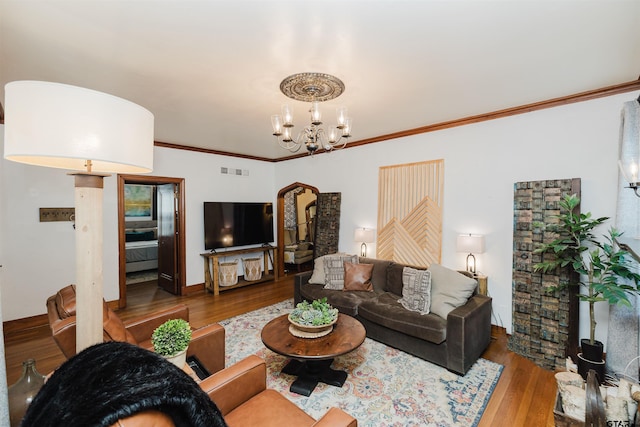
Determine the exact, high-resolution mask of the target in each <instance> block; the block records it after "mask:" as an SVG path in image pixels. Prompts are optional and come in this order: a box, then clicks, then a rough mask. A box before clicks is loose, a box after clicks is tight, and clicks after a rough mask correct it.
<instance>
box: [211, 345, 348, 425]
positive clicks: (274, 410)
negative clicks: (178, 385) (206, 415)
mask: <svg viewBox="0 0 640 427" xmlns="http://www.w3.org/2000/svg"><path fill="white" fill-rule="evenodd" d="M266 383H267V367H266V364H265V362H264V360H262V359H261V358H259V357H258V356H253V355H252V356H249V357H247V358H245V359H243V360H241V361H240V362H238V363H236V364H234V365H232V366H230V367H228V368H226V369H223V370H222V371H220V372H217V373H215V374H213V375H211V376H210V377H208V378H205V379H204V380H203V381H202V382H201V383H200V387H201V388H202V389H203V390H204V391H205V392H206V393H207V394H208V395H209V397H210V398H211V400H213V401H214V402H215V404H216V406H217V407H218V408H219V409H220V412H222V416H223V417H224V420H225V421H226V423H227V425H228V426H229V427H243V426H248V427H249V426H251V427H253V426H260V427H271V426H273V427H281V426H296V427H310V426H314V427H322V426H326V427H328V426H331V427H340V426H346V427H356V426H357V425H358V421H357V420H356V419H355V418H353V417H352V416H350V415H349V414H347V413H346V412H344V411H342V410H341V409H339V408H335V407H334V408H331V409H329V411H328V412H327V413H326V414H325V415H324V416H323V417H322V418H320V419H319V420H318V421H316V420H314V419H313V418H311V416H309V415H308V414H307V413H305V412H304V411H303V410H302V409H300V408H298V407H297V406H296V405H295V404H294V403H292V402H290V401H289V400H288V399H287V398H285V397H284V396H283V395H282V394H280V393H279V392H277V391H276V390H273V389H268V388H267V385H266Z"/></svg>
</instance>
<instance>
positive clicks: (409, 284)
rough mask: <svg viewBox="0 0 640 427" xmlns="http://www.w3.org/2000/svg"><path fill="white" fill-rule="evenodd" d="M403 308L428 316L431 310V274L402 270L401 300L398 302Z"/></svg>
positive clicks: (422, 271) (408, 268)
mask: <svg viewBox="0 0 640 427" xmlns="http://www.w3.org/2000/svg"><path fill="white" fill-rule="evenodd" d="M398 301H399V302H400V304H402V306H403V307H404V308H406V309H407V310H410V311H417V312H418V313H420V314H429V310H430V308H431V272H430V271H429V270H417V269H415V268H411V267H404V268H403V269H402V298H400V299H399V300H398Z"/></svg>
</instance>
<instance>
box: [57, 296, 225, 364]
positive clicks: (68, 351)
mask: <svg viewBox="0 0 640 427" xmlns="http://www.w3.org/2000/svg"><path fill="white" fill-rule="evenodd" d="M47 314H48V316H49V326H50V328H51V335H52V336H53V339H54V340H55V342H56V343H57V344H58V347H60V350H62V353H63V354H64V355H65V357H67V358H70V357H71V356H74V355H75V354H76V292H75V286H74V285H69V286H66V287H64V288H62V289H61V290H60V291H58V292H57V293H56V294H55V295H53V296H51V297H49V298H48V299H47ZM169 319H184V320H187V321H189V308H188V307H187V306H186V305H184V304H179V305H176V306H174V307H172V308H169V309H166V310H162V311H157V312H155V313H152V314H150V315H146V316H142V317H139V318H136V319H131V320H128V321H126V322H123V321H122V320H120V318H119V317H118V315H117V314H116V313H115V312H114V311H113V310H111V309H110V308H109V306H108V305H107V304H106V302H104V301H103V321H102V325H103V336H104V341H125V342H128V343H131V344H136V345H139V346H140V347H143V348H146V349H148V350H153V345H152V344H151V334H152V333H153V331H154V329H156V328H157V327H158V326H160V325H161V324H162V323H164V322H166V321H167V320H169ZM190 356H195V357H196V358H197V359H198V360H199V361H200V363H201V364H202V365H203V366H204V368H205V369H206V370H207V371H209V373H214V372H218V371H219V370H221V369H223V368H224V357H225V347H224V328H223V327H222V326H220V325H218V324H212V325H208V326H204V327H202V328H199V329H196V330H194V331H193V335H192V338H191V343H190V344H189V349H188V350H187V357H190Z"/></svg>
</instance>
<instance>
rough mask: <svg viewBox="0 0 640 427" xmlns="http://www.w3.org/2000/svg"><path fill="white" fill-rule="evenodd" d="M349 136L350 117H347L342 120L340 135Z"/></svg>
mask: <svg viewBox="0 0 640 427" xmlns="http://www.w3.org/2000/svg"><path fill="white" fill-rule="evenodd" d="M350 136H351V117H347V118H346V119H345V120H344V127H343V128H342V137H343V138H349V137H350Z"/></svg>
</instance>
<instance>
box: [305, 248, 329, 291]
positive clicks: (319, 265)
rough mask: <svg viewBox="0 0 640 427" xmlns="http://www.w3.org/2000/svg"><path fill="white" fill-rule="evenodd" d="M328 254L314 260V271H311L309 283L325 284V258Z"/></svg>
mask: <svg viewBox="0 0 640 427" xmlns="http://www.w3.org/2000/svg"><path fill="white" fill-rule="evenodd" d="M326 256H328V255H323V256H321V257H318V258H316V259H315V260H314V261H313V273H311V277H310V278H309V283H311V284H313V285H324V258H325V257H326Z"/></svg>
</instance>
